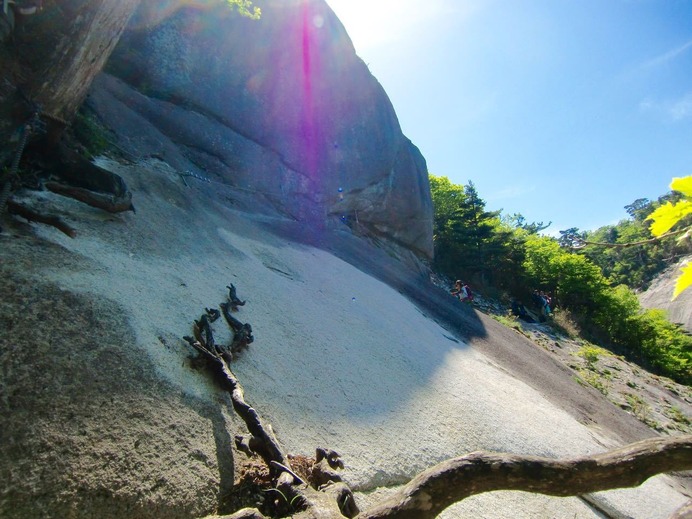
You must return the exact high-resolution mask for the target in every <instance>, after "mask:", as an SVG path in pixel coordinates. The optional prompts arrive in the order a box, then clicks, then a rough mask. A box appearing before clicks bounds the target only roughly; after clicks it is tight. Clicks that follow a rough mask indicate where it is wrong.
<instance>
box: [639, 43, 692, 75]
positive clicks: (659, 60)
mask: <svg viewBox="0 0 692 519" xmlns="http://www.w3.org/2000/svg"><path fill="white" fill-rule="evenodd" d="M688 49H692V40H690V41H688V42H686V43H684V44H682V45H680V46H679V47H676V48H674V49H671V50H669V51H668V52H664V53H663V54H661V55H659V56H656V57H655V58H653V59H650V60H649V61H647V62H645V63H643V64H642V68H654V67H658V66H660V65H664V64H665V63H668V62H670V61H673V60H674V59H676V58H677V57H678V56H680V55H681V54H683V53H684V52H686V51H687V50H688Z"/></svg>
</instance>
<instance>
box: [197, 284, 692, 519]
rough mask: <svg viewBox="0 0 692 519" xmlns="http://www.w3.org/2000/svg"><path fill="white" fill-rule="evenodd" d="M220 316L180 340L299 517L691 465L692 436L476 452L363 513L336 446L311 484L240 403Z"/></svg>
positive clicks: (369, 515) (428, 509)
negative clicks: (582, 447)
mask: <svg viewBox="0 0 692 519" xmlns="http://www.w3.org/2000/svg"><path fill="white" fill-rule="evenodd" d="M231 286H232V285H231ZM229 289H230V287H229ZM233 291H234V290H233ZM232 304H233V303H232V302H231V301H229V302H227V303H224V304H222V305H221V310H222V313H223V315H224V317H225V318H226V321H227V322H228V324H229V326H230V327H231V328H232V329H233V331H234V333H235V334H236V335H242V334H245V335H244V337H245V338H244V339H242V340H243V341H245V342H246V343H249V342H252V339H253V338H252V328H251V327H250V325H248V324H243V323H241V322H240V321H238V320H237V319H235V318H234V317H233V316H232V315H231V313H230V312H231V308H232ZM217 317H218V313H215V311H213V310H209V309H206V314H204V315H203V316H202V317H201V318H200V319H199V320H198V321H195V327H194V330H195V338H192V337H185V340H187V342H188V343H189V344H190V345H191V346H192V347H193V348H195V349H196V350H197V351H199V352H200V353H201V354H202V355H203V356H204V357H205V358H206V359H207V360H208V364H209V365H210V366H211V367H212V368H213V369H214V371H215V373H216V374H217V375H218V376H219V378H220V380H221V383H222V384H223V386H224V388H225V389H226V390H227V391H228V392H229V393H230V395H231V401H232V405H233V409H234V410H235V412H236V413H237V414H238V415H239V416H240V417H241V418H242V419H243V421H244V422H245V425H246V427H247V430H248V432H249V433H250V436H249V438H244V437H236V445H237V446H238V448H239V449H241V450H243V451H244V452H246V453H249V454H254V453H256V454H259V455H260V456H261V457H262V459H263V460H264V462H265V464H266V465H267V466H268V467H269V468H270V469H271V471H272V473H273V474H274V475H275V477H276V487H275V488H274V490H275V491H277V493H278V494H280V495H281V496H283V498H284V499H285V501H286V503H287V504H289V506H290V507H291V509H292V512H293V513H292V515H293V516H295V517H297V518H307V519H340V518H343V517H349V518H356V517H357V518H358V519H432V518H434V517H436V516H437V515H439V514H440V513H441V512H442V511H443V510H444V509H445V508H447V507H448V506H450V505H452V504H454V503H457V502H459V501H462V500H463V499H466V498H467V497H470V496H472V495H476V494H481V493H484V492H490V491H495V490H523V491H527V492H534V493H541V494H547V495H553V496H562V497H566V496H578V495H583V494H588V493H591V492H597V491H601V490H610V489H614V488H624V487H634V486H638V485H640V484H642V483H643V482H644V481H645V480H647V479H648V478H650V477H652V476H655V475H657V474H660V473H663V472H673V471H682V470H689V469H692V435H687V436H679V437H673V438H670V437H668V438H652V439H648V440H644V441H641V442H637V443H633V444H630V445H626V446H624V447H621V448H619V449H615V450H612V451H610V452H606V453H603V454H597V455H592V456H584V457H580V458H575V459H567V460H555V459H550V458H543V457H536V456H519V455H513V454H494V453H488V452H475V453H471V454H468V455H466V456H462V457H459V458H454V459H451V460H447V461H444V462H442V463H440V464H438V465H436V466H434V467H432V468H430V469H428V470H426V471H425V472H423V473H421V474H419V475H418V476H416V477H415V478H414V479H413V480H411V482H409V483H408V484H407V485H405V486H404V487H402V488H401V489H400V490H399V491H397V492H396V493H395V494H394V495H392V496H391V497H390V498H388V499H387V500H385V501H383V502H382V503H380V504H378V505H376V506H375V507H373V508H372V509H370V510H367V511H365V512H363V513H360V512H359V510H358V508H357V506H356V504H355V501H354V498H353V493H352V492H351V489H350V488H349V487H348V485H346V484H345V483H343V482H342V481H341V477H340V476H339V475H338V474H337V473H336V469H338V468H343V463H342V461H341V458H340V457H339V455H338V453H336V452H335V451H332V450H328V449H322V448H318V449H317V452H316V456H315V459H316V463H315V464H314V466H313V468H312V474H311V477H310V478H309V479H310V482H311V484H312V485H313V486H308V485H307V484H306V483H305V481H304V480H303V479H301V478H300V477H299V476H298V475H297V474H296V473H295V472H294V471H293V469H292V468H291V466H290V464H289V463H288V456H286V455H284V453H283V451H282V449H281V447H280V446H279V444H278V441H277V440H276V438H275V437H274V434H273V432H272V430H271V427H269V426H266V427H265V426H264V425H263V424H262V421H261V419H260V417H259V415H258V413H257V412H256V411H255V410H254V409H253V408H252V407H251V406H250V405H249V404H248V403H247V402H245V398H244V396H243V390H242V387H241V386H240V383H239V382H238V379H237V378H236V377H235V375H234V374H233V372H232V371H231V369H230V367H229V365H228V360H227V358H226V357H224V355H223V353H222V351H223V350H221V349H220V348H219V347H218V346H217V345H216V343H215V341H214V338H213V333H212V330H211V325H210V321H211V320H215V319H216V318H217ZM235 342H236V338H234V343H235ZM246 345H247V344H246ZM683 513H684V510H683ZM263 517H264V516H263V515H262V514H261V513H260V512H259V511H258V510H256V509H243V510H240V511H238V512H236V513H234V514H231V515H229V516H225V518H226V519H263Z"/></svg>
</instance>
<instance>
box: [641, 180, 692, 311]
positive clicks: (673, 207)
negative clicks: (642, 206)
mask: <svg viewBox="0 0 692 519" xmlns="http://www.w3.org/2000/svg"><path fill="white" fill-rule="evenodd" d="M670 188H671V189H672V190H673V191H679V192H680V193H682V195H683V199H682V200H680V201H679V202H678V203H676V204H673V203H672V202H668V203H667V204H665V205H662V206H661V207H659V208H658V209H656V210H655V211H654V212H653V213H651V215H650V216H649V218H648V219H649V220H651V221H652V222H653V223H652V224H651V233H652V234H653V235H654V236H662V235H664V234H665V233H667V232H668V231H670V230H671V229H672V228H673V227H674V226H675V225H676V224H677V223H678V222H679V221H680V220H682V219H683V218H684V217H685V216H687V215H689V214H692V175H690V176H688V177H683V178H674V179H673V181H672V182H671V183H670ZM691 233H692V229H691V228H689V227H688V228H687V231H686V232H685V233H684V234H683V236H682V237H681V238H679V239H681V240H682V239H686V238H689V236H690V234H691ZM690 286H692V264H689V263H688V264H687V265H685V266H684V267H683V268H682V274H681V275H680V277H679V278H678V279H677V282H676V283H675V291H674V292H673V299H675V298H676V297H678V296H679V295H680V293H681V292H682V291H683V290H685V289H686V288H688V287H690Z"/></svg>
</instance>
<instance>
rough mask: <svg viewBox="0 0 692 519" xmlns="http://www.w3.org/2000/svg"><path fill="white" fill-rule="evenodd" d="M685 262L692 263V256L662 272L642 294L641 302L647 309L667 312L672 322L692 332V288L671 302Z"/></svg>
mask: <svg viewBox="0 0 692 519" xmlns="http://www.w3.org/2000/svg"><path fill="white" fill-rule="evenodd" d="M685 261H692V255H690V256H687V257H685V258H683V259H681V260H680V261H679V262H678V263H677V264H675V265H673V266H671V267H669V268H668V269H666V270H665V271H664V272H662V273H661V274H660V275H659V276H658V277H657V278H656V279H655V280H654V281H653V282H652V283H651V285H650V286H649V288H648V289H647V290H646V291H645V292H643V293H642V294H640V296H639V301H640V303H641V304H642V306H644V307H645V308H660V309H661V310H665V311H666V312H668V318H669V319H670V320H671V321H673V322H674V323H680V324H681V325H682V326H683V328H685V329H686V330H687V331H689V332H692V288H688V289H687V290H685V291H684V292H683V293H682V294H680V295H679V296H678V297H677V298H676V299H675V300H674V301H673V300H671V299H672V297H673V290H674V289H675V281H676V279H677V278H678V276H679V275H680V267H681V266H682V265H683V263H684V262H685Z"/></svg>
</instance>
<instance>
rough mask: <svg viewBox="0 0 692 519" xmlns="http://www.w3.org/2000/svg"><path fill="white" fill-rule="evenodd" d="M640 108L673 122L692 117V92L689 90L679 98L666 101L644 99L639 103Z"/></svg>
mask: <svg viewBox="0 0 692 519" xmlns="http://www.w3.org/2000/svg"><path fill="white" fill-rule="evenodd" d="M639 110H640V111H642V112H646V113H652V114H654V115H657V116H659V117H663V118H665V119H667V120H670V121H673V122H679V121H683V120H685V119H690V118H692V92H688V93H687V94H685V95H684V96H682V97H680V98H678V99H669V100H664V101H654V100H652V99H644V100H643V101H641V102H640V103H639Z"/></svg>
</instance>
